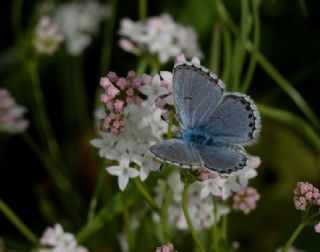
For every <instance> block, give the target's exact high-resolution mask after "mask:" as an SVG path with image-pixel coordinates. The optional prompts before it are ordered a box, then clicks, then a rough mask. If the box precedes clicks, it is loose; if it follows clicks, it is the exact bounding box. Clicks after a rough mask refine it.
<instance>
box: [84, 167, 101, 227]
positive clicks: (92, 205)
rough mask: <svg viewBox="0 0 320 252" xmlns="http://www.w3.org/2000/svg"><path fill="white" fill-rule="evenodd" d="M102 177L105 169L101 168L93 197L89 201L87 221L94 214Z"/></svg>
mask: <svg viewBox="0 0 320 252" xmlns="http://www.w3.org/2000/svg"><path fill="white" fill-rule="evenodd" d="M104 179H105V169H101V170H100V172H99V176H98V181H97V184H96V188H95V190H94V193H93V197H92V199H91V201H90V206H89V212H88V216H87V222H90V221H91V220H92V219H93V217H94V215H95V211H96V208H97V204H98V198H99V194H100V191H101V188H102V185H103V181H104Z"/></svg>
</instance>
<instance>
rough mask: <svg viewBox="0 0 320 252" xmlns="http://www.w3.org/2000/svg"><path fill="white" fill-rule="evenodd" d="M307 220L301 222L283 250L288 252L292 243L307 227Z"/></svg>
mask: <svg viewBox="0 0 320 252" xmlns="http://www.w3.org/2000/svg"><path fill="white" fill-rule="evenodd" d="M305 225H306V224H305V222H301V223H300V225H299V226H298V227H297V228H296V230H294V232H293V233H292V235H291V237H290V238H289V240H288V241H287V242H286V244H285V246H284V247H283V249H282V251H281V252H287V251H288V249H289V248H290V246H291V245H292V243H293V242H294V241H295V239H296V238H297V237H298V235H299V234H300V232H301V231H302V229H303V228H304V227H305Z"/></svg>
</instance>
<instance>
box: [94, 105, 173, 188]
mask: <svg viewBox="0 0 320 252" xmlns="http://www.w3.org/2000/svg"><path fill="white" fill-rule="evenodd" d="M124 113H125V120H124V121H125V123H124V124H125V125H124V131H123V132H122V133H121V134H119V135H114V134H112V133H101V138H97V139H93V140H91V144H92V145H93V146H95V147H97V148H99V155H100V156H101V157H103V158H106V159H108V160H114V161H118V165H115V166H111V167H108V168H107V171H108V172H109V173H110V174H112V175H115V176H118V182H119V187H120V189H121V190H124V189H125V188H126V186H127V183H128V181H129V179H130V178H134V177H137V176H140V178H141V180H145V179H146V178H147V177H148V175H149V173H150V171H156V170H158V169H159V168H160V165H159V163H157V162H155V161H154V160H153V157H152V156H151V155H150V154H149V153H148V150H149V147H150V146H151V145H152V144H154V143H156V142H158V141H160V140H161V138H162V136H163V135H164V134H165V133H166V132H167V124H166V123H165V122H163V121H162V120H161V113H162V112H161V110H160V109H153V108H152V107H150V106H148V105H147V104H146V103H142V104H141V105H129V106H127V107H126V108H125V110H124ZM137 166H139V170H138V169H137Z"/></svg>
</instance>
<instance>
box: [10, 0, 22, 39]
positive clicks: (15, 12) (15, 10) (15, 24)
mask: <svg viewBox="0 0 320 252" xmlns="http://www.w3.org/2000/svg"><path fill="white" fill-rule="evenodd" d="M21 10H22V0H14V1H13V5H12V12H11V23H12V30H13V32H14V39H15V40H16V41H17V40H18V38H19V36H20V33H21Z"/></svg>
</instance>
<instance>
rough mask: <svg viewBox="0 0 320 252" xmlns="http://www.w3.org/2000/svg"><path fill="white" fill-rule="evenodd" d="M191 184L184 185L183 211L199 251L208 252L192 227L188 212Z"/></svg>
mask: <svg viewBox="0 0 320 252" xmlns="http://www.w3.org/2000/svg"><path fill="white" fill-rule="evenodd" d="M189 186H190V184H189V183H185V184H184V188H183V192H182V209H183V214H184V217H185V218H186V222H187V224H188V228H189V231H190V233H191V235H192V238H193V240H194V241H195V243H196V245H197V247H198V248H199V251H201V252H206V250H205V248H204V246H203V245H202V243H201V241H200V238H199V237H198V236H197V234H196V231H195V229H194V227H193V226H192V223H191V219H190V216H189V212H188V191H189Z"/></svg>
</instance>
